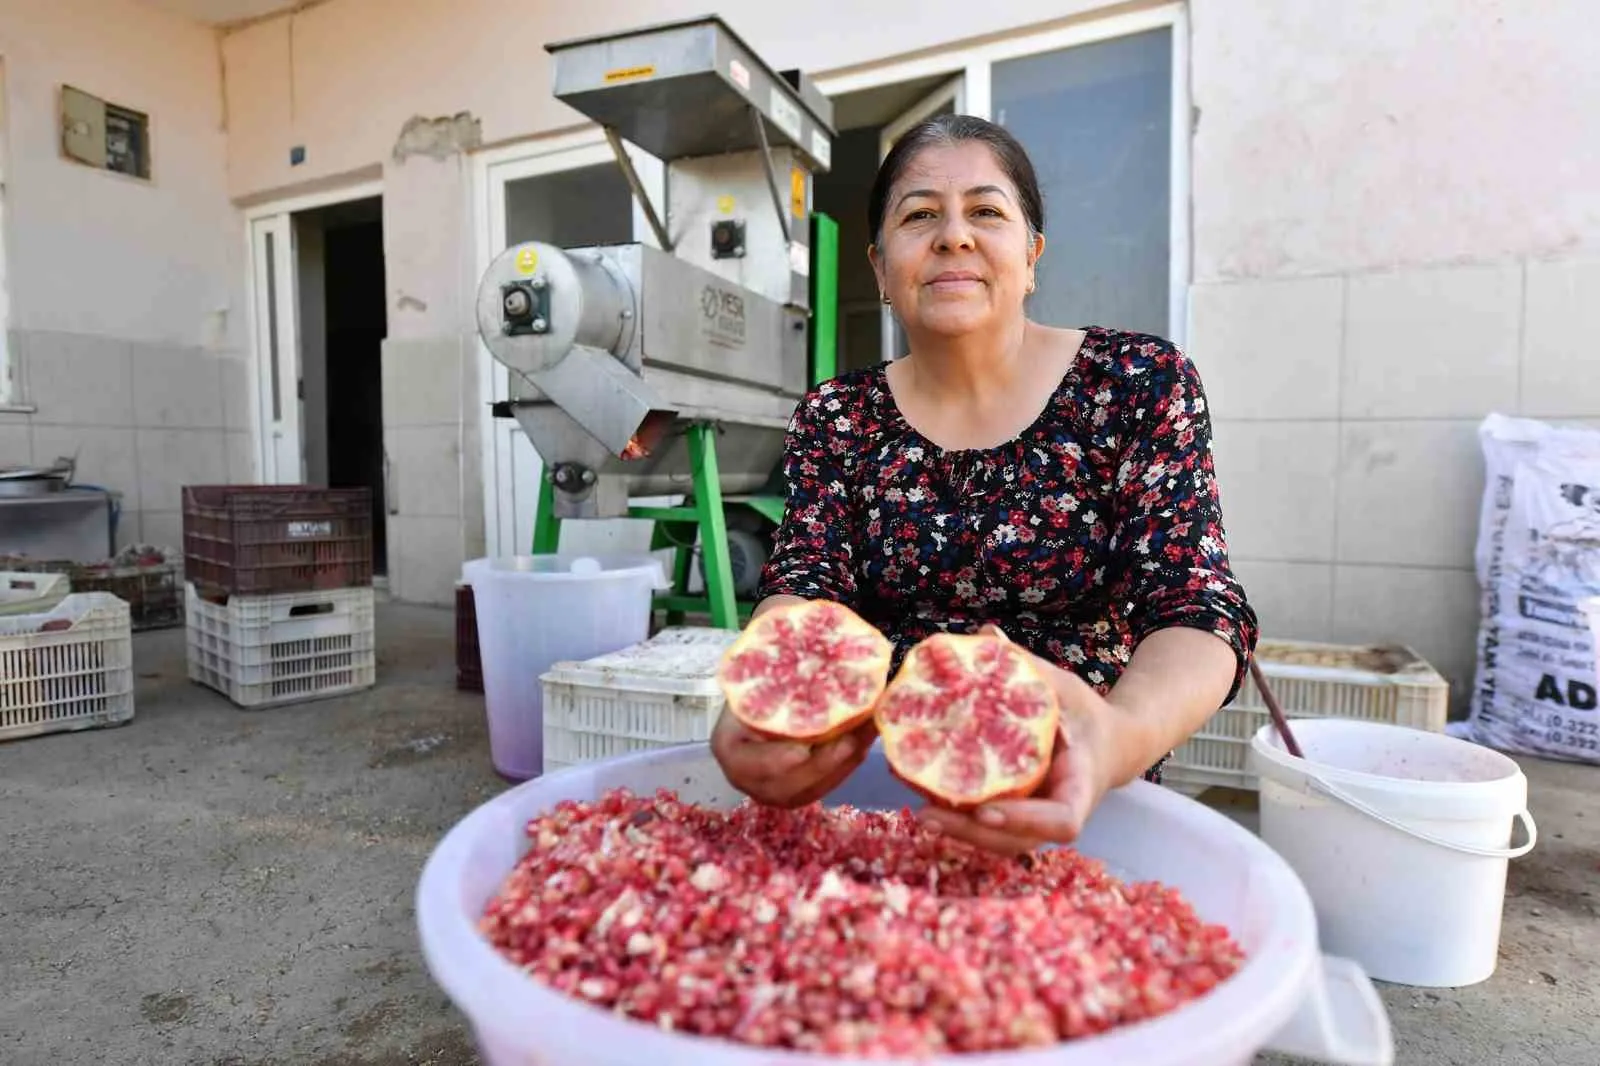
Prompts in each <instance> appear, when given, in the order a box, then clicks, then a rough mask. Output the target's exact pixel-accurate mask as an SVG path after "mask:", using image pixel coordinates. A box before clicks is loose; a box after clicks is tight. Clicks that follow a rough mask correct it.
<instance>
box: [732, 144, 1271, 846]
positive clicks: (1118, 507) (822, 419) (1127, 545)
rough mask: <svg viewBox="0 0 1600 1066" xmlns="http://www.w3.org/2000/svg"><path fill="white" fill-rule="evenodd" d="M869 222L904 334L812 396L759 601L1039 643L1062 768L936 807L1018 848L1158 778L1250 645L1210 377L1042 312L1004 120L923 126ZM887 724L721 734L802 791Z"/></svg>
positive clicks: (772, 796)
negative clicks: (1220, 491) (1217, 456)
mask: <svg viewBox="0 0 1600 1066" xmlns="http://www.w3.org/2000/svg"><path fill="white" fill-rule="evenodd" d="M868 222H869V225H870V233H871V234H872V244H871V246H870V247H869V248H868V253H867V254H868V258H869V259H870V260H871V262H872V267H873V270H874V272H875V273H876V275H877V279H878V285H879V288H880V291H881V293H882V299H883V302H884V303H886V304H889V305H890V306H892V307H893V308H894V313H895V315H896V317H897V318H898V319H899V321H900V323H901V325H902V327H903V329H904V332H905V336H906V339H907V342H908V347H909V353H908V354H907V355H906V356H904V357H903V358H901V359H899V360H896V361H894V362H892V363H880V364H879V365H877V366H874V367H871V368H869V369H866V370H860V371H854V372H850V373H846V374H843V375H841V376H839V377H837V378H835V379H833V380H831V381H828V382H825V383H823V384H822V385H820V386H818V387H817V388H815V389H814V390H812V391H811V392H810V393H809V394H808V395H807V396H806V397H805V398H804V399H803V400H802V401H801V403H800V404H799V405H798V407H797V408H796V410H795V414H794V418H793V421H792V423H791V426H790V430H789V436H788V444H787V452H786V456H785V460H784V471H785V474H786V476H787V479H788V482H789V486H790V495H789V504H788V511H787V513H786V515H785V517H784V521H783V523H782V525H781V527H780V528H779V530H778V533H777V537H776V545H775V549H774V552H773V554H772V557H771V559H770V560H769V561H768V563H767V566H766V568H765V570H764V572H763V575H762V583H761V600H760V602H759V603H758V605H757V607H756V611H757V612H758V613H760V612H763V611H766V610H770V609H771V608H772V607H774V606H777V605H779V604H782V603H786V602H792V601H793V600H795V599H796V598H808V599H820V598H826V599H831V600H835V601H837V602H840V603H843V604H846V605H848V606H850V607H851V608H852V609H854V610H855V611H857V612H858V613H859V614H861V615H862V616H863V617H864V618H866V619H867V620H868V621H870V622H872V623H873V624H874V625H876V626H877V627H878V628H879V629H881V630H882V631H883V632H884V634H885V635H886V636H888V637H889V638H890V639H891V640H892V641H893V642H894V645H895V649H896V655H895V663H896V666H898V664H899V662H900V660H901V659H902V658H903V656H904V654H905V652H906V651H907V650H909V649H910V647H911V646H912V645H914V644H915V643H916V642H917V641H919V640H921V639H922V638H923V637H926V636H928V635H929V634H931V633H936V632H939V631H941V630H949V631H954V632H970V631H973V630H980V629H990V630H998V631H999V632H1000V633H1002V634H1003V635H1004V636H1006V637H1008V638H1009V639H1011V640H1013V641H1015V642H1017V643H1019V644H1021V645H1022V646H1024V647H1025V648H1026V649H1027V650H1028V651H1029V652H1031V653H1033V655H1035V656H1036V657H1037V658H1038V660H1039V662H1038V665H1039V666H1040V668H1041V669H1042V670H1044V671H1045V672H1046V674H1047V676H1048V677H1049V678H1050V679H1051V681H1052V684H1053V685H1054V687H1055V689H1056V691H1057V693H1058V695H1059V698H1060V701H1061V704H1062V708H1063V715H1062V718H1063V721H1062V741H1063V742H1062V743H1060V744H1058V746H1057V755H1056V759H1055V762H1054V764H1053V765H1052V767H1051V771H1050V774H1049V776H1048V778H1047V779H1046V781H1045V783H1044V785H1042V786H1041V788H1040V789H1039V790H1038V792H1037V793H1036V795H1034V796H1032V797H1030V798H1027V799H1020V800H1013V801H1009V802H998V803H994V804H990V805H988V806H987V807H986V808H983V809H980V810H979V811H977V812H974V813H972V814H965V815H962V814H955V813H952V812H949V811H945V810H940V809H937V808H931V807H930V808H928V809H926V810H925V811H924V815H923V816H924V818H925V819H926V820H927V821H928V822H929V823H931V824H933V825H935V826H937V827H938V828H940V829H941V830H943V831H945V832H948V833H950V834H952V835H954V836H958V837H961V838H963V839H966V840H968V841H971V842H972V843H975V844H978V845H981V846H985V847H989V848H993V849H996V850H1001V851H1020V850H1026V849H1030V848H1033V847H1036V846H1038V845H1040V844H1043V843H1052V842H1053V843H1065V842H1068V841H1070V840H1072V839H1073V838H1074V837H1075V836H1076V835H1077V833H1078V832H1079V830H1080V829H1081V828H1082V826H1083V824H1084V822H1085V820H1086V819H1087V818H1088V817H1089V814H1090V813H1091V812H1092V811H1093V809H1094V807H1095V805H1096V804H1097V803H1098V802H1099V800H1100V798H1101V797H1102V796H1104V795H1105V793H1106V792H1107V791H1108V790H1110V789H1112V788H1115V787H1118V786H1120V785H1122V784H1125V783H1126V782H1128V781H1131V780H1132V779H1134V778H1135V777H1139V776H1141V775H1143V776H1145V777H1147V778H1149V779H1152V780H1157V781H1159V780H1160V767H1161V764H1162V763H1163V762H1164V761H1165V757H1166V756H1167V755H1168V754H1169V753H1170V752H1171V750H1172V749H1173V748H1174V747H1176V746H1178V745H1179V744H1181V743H1182V742H1183V741H1184V740H1185V738H1187V737H1188V736H1189V735H1190V734H1191V733H1193V732H1194V731H1195V730H1196V729H1198V728H1199V727H1200V725H1201V724H1202V723H1204V722H1205V720H1206V719H1207V718H1208V717H1209V716H1210V715H1211V714H1212V713H1213V712H1215V711H1216V710H1217V708H1219V707H1220V706H1222V705H1223V704H1225V703H1226V702H1227V701H1229V700H1231V699H1232V698H1233V695H1234V693H1235V692H1236V691H1237V689H1238V685H1239V683H1240V681H1241V680H1242V678H1243V674H1244V671H1245V669H1246V664H1247V663H1248V657H1249V655H1250V654H1251V653H1252V652H1253V651H1254V646H1255V640H1256V636H1257V622H1256V616H1255V614H1254V612H1253V611H1252V610H1251V608H1250V606H1249V604H1248V603H1247V601H1246V599H1245V595H1244V592H1243V590H1242V589H1241V588H1240V586H1239V584H1238V582H1237V581H1236V580H1235V579H1234V576H1233V574H1232V571H1231V569H1230V566H1229V563H1228V557H1227V549H1226V546H1225V540H1224V535H1223V529H1222V514H1221V509H1220V506H1219V503H1218V499H1217V489H1216V483H1215V480H1214V475H1213V468H1212V460H1211V451H1210V444H1211V441H1210V419H1209V415H1208V413H1207V409H1206V405H1205V398H1204V393H1203V390H1202V388H1201V383H1200V379H1199V377H1198V375H1197V374H1196V372H1195V369H1194V367H1193V366H1192V365H1191V364H1190V362H1189V361H1188V360H1187V359H1186V358H1185V357H1184V355H1183V354H1182V353H1180V352H1179V351H1178V350H1177V349H1176V348H1174V347H1173V346H1172V345H1171V344H1169V343H1167V342H1166V341H1163V340H1161V339H1159V338H1157V337H1152V336H1147V335H1143V334H1134V333H1125V332H1119V331H1117V330H1113V329H1106V328H1101V327H1089V328H1086V329H1058V328H1054V327H1050V326H1045V325H1041V324H1039V323H1037V322H1033V321H1030V320H1029V319H1028V317H1027V315H1026V313H1025V311H1024V307H1023V305H1024V302H1025V300H1026V297H1027V294H1028V293H1030V292H1032V291H1033V289H1034V272H1035V269H1036V267H1037V265H1038V262H1039V258H1040V256H1041V255H1042V254H1043V253H1044V248H1045V242H1044V212H1043V206H1042V203H1041V197H1040V194H1039V187H1038V183H1037V180H1036V179H1035V177H1034V173H1033V168H1032V165H1031V164H1030V162H1029V160H1028V157H1027V154H1026V153H1025V152H1024V151H1023V149H1022V147H1021V145H1019V144H1018V143H1017V142H1016V140H1015V139H1014V138H1013V137H1012V136H1011V135H1010V134H1008V133H1007V132H1006V131H1005V130H1004V129H1002V128H1001V127H999V126H996V125H994V124H992V123H989V122H986V121H984V120H982V119H978V118H973V117H969V116H944V117H940V118H936V119H933V120H931V121H929V122H926V123H924V124H922V125H920V126H918V127H917V128H915V129H913V130H912V131H911V132H909V133H908V134H906V135H905V136H904V137H903V138H902V139H901V140H900V141H899V142H898V143H896V145H895V146H894V148H893V150H892V151H891V152H890V153H889V155H888V157H887V158H886V159H885V160H884V161H883V165H882V167H881V169H880V170H879V173H878V177H877V180H876V182H875V183H874V186H873V190H872V196H871V202H870V206H869V211H868ZM871 743H872V731H871V726H870V725H868V726H865V727H863V728H862V730H860V731H859V732H857V733H855V734H852V735H848V736H845V737H842V738H840V739H838V740H836V741H833V742H831V743H829V744H825V745H821V746H819V747H816V748H815V749H812V748H809V747H806V746H804V745H799V744H791V743H784V742H777V741H766V740H762V739H760V738H758V737H756V736H755V735H754V734H752V733H750V732H749V731H747V730H746V729H744V728H743V727H742V726H741V725H740V724H739V723H738V722H737V721H736V720H735V719H733V718H732V717H731V716H730V715H727V714H724V715H723V717H722V719H721V721H719V723H718V724H717V727H716V729H715V731H714V735H713V738H712V742H711V747H712V751H713V752H714V753H715V755H716V757H717V759H718V761H719V763H720V764H721V766H722V769H723V772H724V773H725V774H726V776H727V777H728V779H729V781H730V782H731V783H732V784H734V785H735V787H737V788H739V789H740V790H741V791H743V792H745V793H746V794H748V795H750V796H751V797H753V798H754V799H756V800H758V801H760V802H763V803H768V804H772V805H777V806H798V805H801V804H804V803H809V802H811V801H813V800H815V799H818V798H820V797H821V796H823V795H825V794H826V793H827V792H829V791H831V790H832V789H833V788H834V787H835V786H837V785H838V784H839V783H840V782H841V781H843V780H844V778H845V776H846V775H847V774H849V773H850V772H851V771H852V770H853V769H855V767H856V766H858V765H859V764H860V762H861V760H862V759H863V758H864V757H865V755H866V753H867V749H868V748H869V747H870V745H871Z"/></svg>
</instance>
